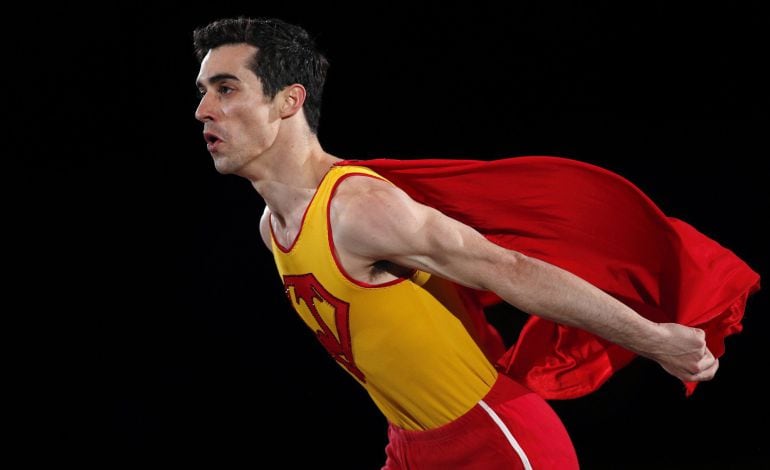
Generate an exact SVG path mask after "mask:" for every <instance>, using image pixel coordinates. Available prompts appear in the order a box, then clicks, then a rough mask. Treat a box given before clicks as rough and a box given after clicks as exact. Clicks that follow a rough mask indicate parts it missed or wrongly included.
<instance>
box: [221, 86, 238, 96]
mask: <svg viewBox="0 0 770 470" xmlns="http://www.w3.org/2000/svg"><path fill="white" fill-rule="evenodd" d="M217 91H218V92H219V94H221V95H228V94H230V93H232V92H233V91H235V90H233V89H232V88H230V87H229V86H224V85H222V86H220V87H219V88H217Z"/></svg>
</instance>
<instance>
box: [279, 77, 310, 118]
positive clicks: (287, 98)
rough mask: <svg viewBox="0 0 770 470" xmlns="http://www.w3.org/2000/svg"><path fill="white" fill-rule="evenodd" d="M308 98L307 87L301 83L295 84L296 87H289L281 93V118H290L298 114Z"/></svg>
mask: <svg viewBox="0 0 770 470" xmlns="http://www.w3.org/2000/svg"><path fill="white" fill-rule="evenodd" d="M306 96H307V91H305V87H303V86H302V85H300V84H299V83H295V84H294V85H289V86H287V87H286V88H284V89H283V90H281V93H280V98H281V103H280V111H281V117H282V118H288V117H291V116H293V115H295V114H297V112H299V110H300V109H302V105H303V104H305V97H306Z"/></svg>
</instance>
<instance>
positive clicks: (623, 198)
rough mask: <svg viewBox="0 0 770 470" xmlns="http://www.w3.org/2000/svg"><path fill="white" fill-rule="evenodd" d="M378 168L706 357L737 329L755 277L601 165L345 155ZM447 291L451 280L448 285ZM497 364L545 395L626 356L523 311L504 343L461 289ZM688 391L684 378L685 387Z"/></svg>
mask: <svg viewBox="0 0 770 470" xmlns="http://www.w3.org/2000/svg"><path fill="white" fill-rule="evenodd" d="M338 164H339V165H357V166H364V167H367V168H370V169H372V170H373V171H375V172H377V173H379V174H380V175H382V176H383V177H385V178H387V179H388V180H390V181H391V182H393V183H394V184H395V185H396V186H398V187H400V188H401V189H402V190H404V191H405V192H406V193H408V194H409V195H410V196H411V197H412V198H413V199H415V200H416V201H418V202H420V203H422V204H426V205H428V206H431V207H434V208H436V209H438V210H440V211H441V212H443V213H444V214H446V215H448V216H450V217H452V218H454V219H457V220H459V221H461V222H463V223H465V224H467V225H470V226H472V227H474V228H475V229H476V230H478V231H479V232H481V233H482V234H483V235H484V236H486V237H487V238H488V239H489V240H491V241H492V242H494V243H496V244H498V245H501V246H504V247H506V248H509V249H512V250H516V251H519V252H521V253H524V254H525V255H528V256H532V257H535V258H538V259H541V260H543V261H546V262H549V263H551V264H554V265H556V266H559V267H561V268H563V269H565V270H567V271H570V272H571V273H573V274H575V275H577V276H579V277H581V278H583V279H585V280H586V281H588V282H590V283H591V284H593V285H595V286H597V287H599V288H601V289H602V290H604V291H605V292H607V293H609V294H610V295H612V296H613V297H615V298H616V299H618V300H620V301H622V302H623V303H625V304H626V305H628V306H629V307H631V308H633V309H634V310H635V311H637V312H638V313H640V314H641V315H643V316H644V317H646V318H649V319H650V320H653V321H656V322H676V323H681V324H684V325H689V326H693V327H698V328H702V329H704V330H705V332H706V341H707V345H708V347H709V349H710V350H711V351H712V352H713V353H714V355H715V356H716V357H720V356H721V355H722V354H723V353H724V338H725V337H726V336H728V335H730V334H733V333H737V332H739V331H741V328H742V325H741V319H742V317H743V312H744V309H745V306H746V300H747V298H748V296H749V295H750V294H752V293H753V292H755V291H756V290H758V289H759V275H758V274H757V273H756V272H754V271H753V270H752V269H751V268H750V267H749V266H748V265H746V263H744V262H743V261H742V260H741V259H740V258H738V257H737V256H736V255H735V254H734V253H733V252H732V251H730V250H729V249H727V248H725V247H723V246H721V245H720V244H718V243H717V242H716V241H714V240H712V239H710V238H708V237H707V236H705V235H704V234H702V233H700V232H698V231H697V230H696V229H694V228H693V227H692V226H690V225H689V224H687V223H686V222H683V221H681V220H678V219H676V218H673V217H668V216H666V215H665V214H664V213H663V212H662V211H661V210H660V209H659V208H658V207H657V206H656V205H655V204H654V203H653V202H652V201H651V200H650V198H648V197H647V196H646V195H645V194H644V193H643V192H642V191H641V190H639V189H638V188H637V187H636V186H634V185H633V184H632V183H630V182H629V181H628V180H626V179H625V178H623V177H621V176H619V175H617V174H615V173H613V172H611V171H608V170H606V169H603V168H600V167H597V166H595V165H590V164H587V163H584V162H579V161H575V160H571V159H566V158H560V157H541V156H533V157H529V156H528V157H514V158H507V159H501V160H495V161H489V162H485V161H476V160H443V159H423V160H394V159H374V160H346V161H343V162H340V163H338ZM458 288H460V287H459V286H458ZM461 289H462V291H463V294H464V296H465V297H466V299H467V302H466V303H467V304H468V305H472V306H475V308H473V309H472V310H473V311H472V315H473V317H474V322H475V323H476V324H477V325H478V326H479V327H480V331H482V332H484V337H483V338H481V339H480V342H481V343H482V347H483V348H485V350H486V351H485V352H487V354H488V355H492V356H494V357H499V359H498V360H497V365H496V366H497V367H498V369H500V370H501V371H503V372H505V373H507V374H508V375H510V376H512V377H513V378H514V379H516V380H518V381H520V382H521V383H523V384H524V385H526V386H527V387H529V388H530V389H531V390H533V391H535V392H537V393H539V394H540V395H541V396H543V397H544V398H547V399H562V398H574V397H579V396H582V395H585V394H587V393H590V392H592V391H594V390H596V389H597V388H598V387H599V386H600V385H601V384H602V383H604V382H605V381H606V380H607V379H608V378H609V377H610V376H611V375H612V374H613V373H614V372H615V371H616V370H618V369H620V368H621V367H623V366H625V365H626V364H628V363H629V362H630V361H631V360H632V359H633V358H634V357H635V355H634V353H632V352H630V351H628V350H626V349H624V348H622V347H620V346H618V345H616V344H613V343H610V342H608V341H606V340H604V339H602V338H599V337H597V336H595V335H593V334H591V333H588V332H586V331H584V330H581V329H578V328H574V327H569V326H564V325H559V324H556V323H554V322H551V321H548V320H545V319H542V318H539V317H537V316H531V317H530V318H529V319H528V321H527V323H526V324H525V326H524V327H523V329H522V330H521V332H520V334H519V338H518V340H517V341H516V343H515V345H513V346H512V347H511V348H510V349H509V350H508V351H505V348H504V347H503V346H502V342H501V341H500V337H499V335H497V334H496V332H495V331H494V330H493V329H492V328H491V326H489V325H488V324H487V323H486V318H485V317H484V313H483V307H484V306H488V305H491V304H493V303H495V302H499V301H500V299H499V298H498V297H496V296H495V295H494V294H493V293H491V292H482V291H475V290H471V289H467V288H464V287H462V288H461ZM685 387H686V389H687V393H688V395H689V394H690V393H692V391H693V390H694V388H695V383H686V384H685Z"/></svg>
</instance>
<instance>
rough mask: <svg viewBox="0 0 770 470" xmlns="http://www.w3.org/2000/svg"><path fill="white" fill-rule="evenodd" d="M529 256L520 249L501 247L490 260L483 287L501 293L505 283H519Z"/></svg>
mask: <svg viewBox="0 0 770 470" xmlns="http://www.w3.org/2000/svg"><path fill="white" fill-rule="evenodd" d="M527 259H528V258H527V256H525V255H523V254H521V253H519V252H518V251H513V250H507V249H504V248H500V250H499V251H498V250H495V253H494V255H493V256H492V257H490V259H489V260H488V264H487V266H488V268H487V269H485V276H483V282H482V289H483V290H489V291H493V292H496V293H499V292H500V291H501V290H507V289H505V287H504V286H505V285H509V286H510V285H511V284H517V283H518V280H519V279H520V278H521V276H522V271H523V270H524V269H525V266H526V264H527V263H526V261H527Z"/></svg>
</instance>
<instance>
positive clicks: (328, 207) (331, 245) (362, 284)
mask: <svg viewBox="0 0 770 470" xmlns="http://www.w3.org/2000/svg"><path fill="white" fill-rule="evenodd" d="M348 176H368V177H369V178H375V179H378V180H382V181H387V180H386V179H385V178H382V177H380V176H375V175H370V174H368V173H347V174H344V175H342V176H340V177H339V179H338V180H337V181H335V182H334V186H333V187H332V190H331V193H329V200H328V201H327V202H326V234H327V236H328V237H329V248H331V252H332V258H334V264H336V265H337V269H339V271H340V272H341V273H342V275H343V276H345V279H347V280H348V281H350V282H352V283H353V284H355V285H357V286H360V287H388V286H392V285H395V284H398V283H399V282H403V281H405V280H407V279H409V278H408V277H398V278H396V279H393V280H392V281H388V282H383V283H382V284H369V283H368V282H363V281H359V280H356V279H353V277H352V276H351V275H350V274H348V272H347V271H345V268H343V267H342V263H341V262H340V260H339V258H337V249H336V248H335V246H334V236H333V235H332V221H331V210H332V198H333V197H334V193H335V192H336V191H337V186H339V184H340V183H341V182H342V181H343V180H344V179H345V178H347V177H348Z"/></svg>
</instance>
